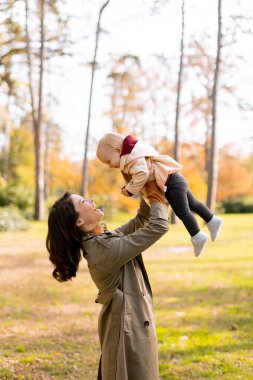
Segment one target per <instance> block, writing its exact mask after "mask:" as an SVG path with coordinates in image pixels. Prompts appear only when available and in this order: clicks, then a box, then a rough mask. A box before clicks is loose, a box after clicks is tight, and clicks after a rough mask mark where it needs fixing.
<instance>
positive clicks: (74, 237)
mask: <svg viewBox="0 0 253 380" xmlns="http://www.w3.org/2000/svg"><path fill="white" fill-rule="evenodd" d="M70 195H71V193H70V192H66V193H65V194H64V195H63V196H62V197H61V198H59V199H58V200H57V201H56V202H55V204H54V205H53V207H52V208H51V209H50V212H49V216H48V234H47V239H46V247H47V250H48V252H49V260H50V261H51V262H52V263H53V265H54V266H55V269H54V271H53V273H52V275H53V277H54V278H55V279H56V280H58V281H60V282H63V281H68V280H71V278H72V277H75V276H76V272H77V269H78V266H79V262H80V260H81V258H82V255H81V252H80V248H81V242H82V237H83V236H84V233H83V232H82V231H81V230H80V229H79V228H77V227H76V220H77V218H78V213H77V212H76V210H75V208H74V204H73V202H72V200H71V198H70Z"/></svg>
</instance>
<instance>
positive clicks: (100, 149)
mask: <svg viewBox="0 0 253 380" xmlns="http://www.w3.org/2000/svg"><path fill="white" fill-rule="evenodd" d="M124 138H125V136H124V135H121V134H120V133H116V132H111V133H107V134H106V135H104V137H102V138H101V139H100V140H99V142H98V146H97V152H96V154H97V158H98V159H99V160H100V161H102V162H105V161H106V160H107V158H108V155H109V154H110V153H111V151H112V149H115V148H117V147H120V148H121V146H122V144H123V140H124Z"/></svg>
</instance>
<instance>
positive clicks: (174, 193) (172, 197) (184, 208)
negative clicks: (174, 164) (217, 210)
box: [165, 173, 213, 236]
mask: <svg viewBox="0 0 253 380" xmlns="http://www.w3.org/2000/svg"><path fill="white" fill-rule="evenodd" d="M166 186H167V190H166V191H165V197H166V199H167V200H168V202H169V204H170V205H171V207H172V209H173V211H174V212H175V214H176V215H177V217H178V218H179V219H180V220H182V222H183V223H184V225H185V227H186V229H187V231H188V232H189V234H190V235H191V236H194V235H196V234H197V233H198V232H199V231H200V229H199V225H198V222H197V220H196V218H195V216H194V215H193V214H192V211H193V212H195V213H196V214H197V215H199V216H200V217H201V218H202V219H203V220H204V221H205V222H206V223H208V222H209V221H210V220H211V219H212V217H213V214H212V213H211V211H210V210H209V208H208V207H207V206H205V205H204V204H203V203H202V202H200V201H199V200H198V199H197V198H195V197H194V195H193V194H192V193H191V191H190V190H189V187H188V184H187V181H186V179H185V178H184V177H183V176H182V175H181V174H179V173H173V174H171V175H170V177H169V180H168V181H167V182H166Z"/></svg>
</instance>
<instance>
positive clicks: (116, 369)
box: [46, 181, 168, 380]
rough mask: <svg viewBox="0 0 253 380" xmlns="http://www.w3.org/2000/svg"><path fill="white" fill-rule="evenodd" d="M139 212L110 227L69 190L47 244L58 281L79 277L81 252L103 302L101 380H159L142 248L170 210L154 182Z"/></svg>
mask: <svg viewBox="0 0 253 380" xmlns="http://www.w3.org/2000/svg"><path fill="white" fill-rule="evenodd" d="M146 193H147V199H148V203H149V204H150V206H149V205H148V204H147V203H146V202H145V201H144V200H143V199H142V200H141V203H140V208H139V210H138V211H137V214H136V216H135V217H134V218H133V219H131V220H130V221H129V222H128V223H126V224H124V225H123V226H121V227H119V228H117V229H116V230H115V231H112V232H109V231H107V230H105V228H104V227H103V226H102V225H101V219H102V217H103V213H102V211H100V210H99V209H96V206H95V204H94V202H93V201H92V200H90V199H85V198H83V197H81V196H79V195H76V194H71V193H65V194H64V195H63V197H61V198H60V199H59V200H58V201H57V202H56V203H55V204H54V206H53V207H52V208H51V210H50V214H49V217H48V235H47V241H46V246H47V249H48V251H49V259H50V261H51V262H52V263H53V265H54V267H55V269H54V271H53V276H54V278H56V279H57V280H58V281H67V280H70V279H71V278H72V277H75V276H76V272H77V269H78V264H79V262H80V260H81V256H82V255H81V251H82V254H83V256H84V258H85V259H86V260H87V263H88V268H89V271H90V275H91V277H92V279H93V281H94V283H95V284H96V286H97V288H98V290H99V292H98V297H97V299H96V302H98V303H100V304H102V305H103V306H102V309H101V312H100V316H99V321H98V322H99V323H98V332H99V339H100V345H101V358H100V364H99V370H98V380H137V379H138V380H158V378H159V377H158V351H157V338H156V331H155V324H154V317H153V310H152V291H151V287H150V283H149V279H148V275H147V272H146V270H145V266H144V263H143V260H142V256H141V253H142V252H143V251H144V250H146V249H147V248H148V247H150V246H151V245H152V244H154V243H155V242H156V241H157V240H158V239H159V238H160V237H161V236H162V235H163V234H165V233H166V232H167V231H168V211H167V207H166V205H165V204H164V196H163V194H162V192H161V191H160V190H159V188H158V187H157V185H156V183H155V181H152V182H148V183H147V185H146Z"/></svg>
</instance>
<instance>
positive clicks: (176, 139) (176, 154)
mask: <svg viewBox="0 0 253 380" xmlns="http://www.w3.org/2000/svg"><path fill="white" fill-rule="evenodd" d="M184 6H185V4H184V0H183V1H182V29H181V48H180V63H179V72H178V82H177V102H176V118H175V129H174V131H175V135H174V158H175V160H176V161H179V162H180V141H179V117H180V99H181V88H182V73H183V60H184V20H185V13H184ZM171 223H172V224H175V223H176V216H175V213H174V212H172V214H171Z"/></svg>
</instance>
